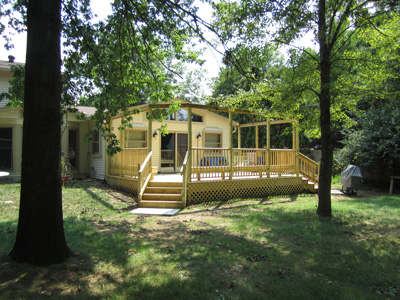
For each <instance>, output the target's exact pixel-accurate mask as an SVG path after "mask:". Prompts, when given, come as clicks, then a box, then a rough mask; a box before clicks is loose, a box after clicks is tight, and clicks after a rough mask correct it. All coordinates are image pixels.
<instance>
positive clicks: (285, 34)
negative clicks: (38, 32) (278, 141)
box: [214, 0, 399, 217]
mask: <svg viewBox="0 0 400 300" xmlns="http://www.w3.org/2000/svg"><path fill="white" fill-rule="evenodd" d="M214 7H215V8H216V26H217V28H219V30H220V31H219V33H220V36H221V37H222V38H223V41H224V42H225V43H226V44H229V42H232V41H234V42H235V47H236V48H237V47H243V45H246V46H248V47H252V46H254V45H256V46H259V45H263V44H269V43H273V44H275V45H285V46H288V47H290V51H289V53H288V55H289V59H288V65H287V68H286V69H285V73H284V74H282V76H281V77H280V78H279V79H278V80H266V81H264V82H262V83H260V84H258V85H256V87H255V88H254V90H253V91H251V92H244V91H240V92H239V93H238V94H237V95H235V96H233V97H232V96H231V97H226V98H225V100H226V101H229V102H232V103H233V105H235V103H242V102H243V101H252V103H254V104H253V106H254V107H255V109H257V110H258V111H259V112H261V111H264V112H265V113H266V114H268V115H270V116H271V112H273V113H272V114H277V113H281V114H285V115H288V114H289V115H291V116H292V117H297V118H302V117H303V114H304V113H307V114H309V113H310V112H316V113H317V115H315V117H317V118H318V119H319V129H320V134H321V146H322V161H321V169H320V172H319V176H320V181H319V202H318V209H317V214H319V215H321V216H328V217H329V216H331V215H332V210H331V196H330V186H331V173H332V163H333V142H332V127H333V124H334V122H335V121H336V120H338V119H341V118H342V116H344V114H343V110H346V109H348V108H349V104H351V106H353V107H354V105H355V103H356V101H353V100H354V97H353V98H350V99H349V97H346V96H345V95H346V94H347V95H348V94H350V93H352V94H357V89H358V88H359V86H358V84H357V83H358V82H359V81H360V80H356V81H355V79H359V78H357V75H354V74H352V72H351V71H352V70H354V69H355V68H358V69H359V66H360V63H361V65H363V66H364V67H365V70H368V69H369V70H370V71H367V72H366V73H365V74H367V73H369V74H371V73H373V74H374V76H373V78H375V79H378V78H380V80H384V79H383V78H382V77H380V76H379V75H378V74H380V75H382V74H384V73H382V72H381V70H382V68H379V67H380V65H377V64H375V63H374V62H375V60H374V59H373V56H372V55H369V56H367V57H359V55H358V54H357V52H355V51H351V47H350V45H351V42H352V41H353V37H354V36H356V35H359V34H363V33H364V32H365V31H367V30H371V29H373V30H377V31H378V32H379V28H380V26H382V24H386V22H387V20H392V19H393V18H396V14H397V13H398V9H399V6H398V3H397V2H394V1H379V2H376V1H372V0H371V1H368V0H366V1H357V0H348V1H333V0H318V1H308V0H302V1H297V0H296V1H284V2H283V1H267V2H265V1H220V2H217V3H214ZM307 33H312V34H313V36H314V42H315V43H316V44H317V45H318V48H317V49H316V50H313V49H307V48H306V47H303V46H297V45H296V44H295V42H296V41H297V40H298V39H300V38H302V37H304V35H305V34H307ZM232 53H234V52H232V51H229V52H227V54H229V55H228V57H232ZM362 53H363V54H364V55H365V54H366V53H367V52H366V51H363V52H362ZM371 58H372V59H371ZM231 61H233V62H234V61H235V59H231ZM378 69H379V71H378ZM347 74H350V77H349V76H347ZM352 75H353V76H352ZM343 92H344V93H343ZM264 98H268V99H270V101H272V102H273V104H272V108H273V110H271V111H266V110H263V109H262V107H260V105H259V104H258V103H259V101H260V100H261V99H264ZM349 100H350V101H349ZM313 107H315V108H317V110H316V111H314V110H313V109H310V108H313ZM315 117H314V118H311V119H315Z"/></svg>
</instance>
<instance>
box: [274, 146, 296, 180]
mask: <svg viewBox="0 0 400 300" xmlns="http://www.w3.org/2000/svg"><path fill="white" fill-rule="evenodd" d="M270 165H271V173H272V174H275V175H278V176H281V175H282V174H294V173H296V150H293V149H273V150H271V158H270Z"/></svg>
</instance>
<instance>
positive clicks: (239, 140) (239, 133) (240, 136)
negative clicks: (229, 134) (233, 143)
mask: <svg viewBox="0 0 400 300" xmlns="http://www.w3.org/2000/svg"><path fill="white" fill-rule="evenodd" d="M241 132H242V130H241V129H240V127H239V128H238V148H239V149H240V148H241V146H242V135H241Z"/></svg>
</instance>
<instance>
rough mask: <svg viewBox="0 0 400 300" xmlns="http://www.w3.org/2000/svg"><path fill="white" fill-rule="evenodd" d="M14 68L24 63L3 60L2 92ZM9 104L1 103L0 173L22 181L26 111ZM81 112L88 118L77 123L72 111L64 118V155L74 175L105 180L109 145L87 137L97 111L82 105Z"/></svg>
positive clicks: (0, 77) (0, 86)
mask: <svg viewBox="0 0 400 300" xmlns="http://www.w3.org/2000/svg"><path fill="white" fill-rule="evenodd" d="M13 65H23V64H21V63H16V62H14V59H13V57H11V56H10V57H9V60H8V61H0V93H2V92H7V91H8V87H9V80H10V79H11V76H12V73H11V67H12V66H13ZM8 102H9V101H8V100H7V99H5V100H2V101H0V170H1V171H7V172H9V173H10V176H11V177H14V178H18V177H19V176H20V175H21V157H22V126H23V109H22V108H9V107H7V103H8ZM77 110H78V112H79V113H83V114H84V115H85V117H86V119H84V120H77V119H76V118H75V115H74V114H73V113H71V112H69V113H66V114H65V115H64V117H63V119H64V120H63V121H64V122H63V125H62V126H61V128H60V130H61V134H62V136H61V141H60V142H61V150H62V153H63V154H64V156H68V159H69V163H70V165H71V173H72V174H73V176H76V177H78V176H90V177H93V178H97V179H104V178H105V173H104V172H105V169H104V166H105V161H106V157H105V142H104V140H102V139H100V138H98V139H97V140H96V141H95V142H93V143H88V142H86V140H85V135H86V134H87V133H88V132H89V131H90V130H91V129H92V127H93V126H94V123H93V122H92V121H90V116H91V115H92V114H94V112H95V109H94V108H93V107H84V106H79V107H77Z"/></svg>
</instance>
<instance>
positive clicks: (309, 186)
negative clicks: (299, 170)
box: [303, 177, 318, 193]
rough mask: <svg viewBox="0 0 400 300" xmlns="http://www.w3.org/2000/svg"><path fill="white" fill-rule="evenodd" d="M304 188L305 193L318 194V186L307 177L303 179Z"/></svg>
mask: <svg viewBox="0 0 400 300" xmlns="http://www.w3.org/2000/svg"><path fill="white" fill-rule="evenodd" d="M303 187H304V191H305V192H309V193H318V185H317V184H316V183H314V182H312V181H310V180H309V179H307V178H305V177H303Z"/></svg>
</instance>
